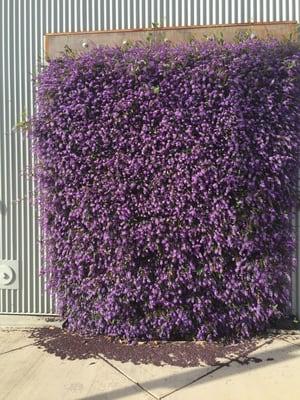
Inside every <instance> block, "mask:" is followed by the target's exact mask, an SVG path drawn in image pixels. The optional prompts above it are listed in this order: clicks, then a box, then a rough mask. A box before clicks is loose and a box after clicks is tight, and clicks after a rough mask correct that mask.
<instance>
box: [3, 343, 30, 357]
mask: <svg viewBox="0 0 300 400" xmlns="http://www.w3.org/2000/svg"><path fill="white" fill-rule="evenodd" d="M29 346H33V343H31V344H26V346H21V347H16V348H15V349H11V350H8V351H5V352H4V353H0V356H4V355H5V354H8V353H12V352H14V351H17V350H22V349H25V347H29Z"/></svg>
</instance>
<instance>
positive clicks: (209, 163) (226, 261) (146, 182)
mask: <svg viewBox="0 0 300 400" xmlns="http://www.w3.org/2000/svg"><path fill="white" fill-rule="evenodd" d="M299 73H300V52H299V50H298V48H297V47H296V45H293V44H292V43H289V42H287V43H285V44H284V43H279V42H277V41H275V40H270V41H267V42H263V41H259V40H255V39H254V40H246V41H245V42H243V43H239V44H225V45H220V44H217V43H213V42H206V43H195V42H194V43H190V44H182V45H171V44H152V45H135V46H133V47H129V48H128V46H127V47H126V48H125V47H124V48H122V47H121V48H99V49H95V50H93V51H92V52H89V53H86V54H82V55H78V56H75V57H74V56H70V55H69V56H63V57H62V58H60V59H57V60H54V61H51V62H50V64H49V65H48V66H47V67H46V68H45V69H44V70H43V72H42V74H41V75H40V76H39V78H38V91H37V95H38V103H37V105H38V107H37V111H36V115H35V117H34V119H33V121H32V138H33V145H34V150H35V153H36V155H37V156H38V159H39V163H38V165H37V168H36V174H37V182H38V185H39V188H40V191H39V200H40V204H41V209H42V214H41V223H42V228H43V231H44V233H45V243H44V245H45V246H46V250H47V252H46V253H47V257H46V260H45V262H46V272H47V273H48V274H50V276H51V278H50V281H49V284H50V287H51V288H52V289H53V291H54V292H55V293H56V294H57V297H58V301H59V307H60V312H61V314H62V315H63V317H65V318H67V321H68V327H69V329H71V330H76V331H78V332H81V333H85V334H105V335H111V336H118V337H122V338H127V339H129V340H135V339H154V338H159V339H184V338H198V339H213V338H220V337H235V338H237V337H248V336H249V335H251V334H253V333H255V332H258V331H261V330H263V329H264V328H265V327H266V326H268V324H269V323H270V322H271V321H273V320H275V319H277V318H279V317H281V316H282V315H285V314H286V313H287V312H288V311H289V303H290V290H289V289H290V275H291V271H292V269H293V264H294V259H293V251H294V247H293V246H294V243H293V235H292V230H291V217H292V211H293V207H294V206H295V204H296V201H297V198H296V187H295V182H296V173H297V168H298V161H297V152H298V148H299V111H300V110H299V104H300V103H299V100H300V84H299Z"/></svg>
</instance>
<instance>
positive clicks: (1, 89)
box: [0, 0, 300, 314]
mask: <svg viewBox="0 0 300 400" xmlns="http://www.w3.org/2000/svg"><path fill="white" fill-rule="evenodd" d="M281 20H290V21H291V20H297V21H300V0H0V30H1V48H0V140H1V142H0V221H1V226H0V264H1V260H17V261H18V266H19V271H18V275H19V276H18V279H19V289H0V313H13V314H17V313H20V314H52V313H54V311H55V310H54V302H53V300H51V298H50V296H49V295H46V294H45V291H44V282H43V279H42V278H40V277H39V270H40V265H41V255H40V246H39V242H38V239H39V227H38V223H37V210H36V208H35V207H34V206H33V205H32V203H31V201H30V198H31V194H32V191H33V182H32V180H31V179H29V177H28V173H27V172H28V170H30V168H31V166H32V164H33V159H32V156H31V153H30V145H29V142H28V140H27V139H26V138H24V135H23V134H22V132H20V130H15V129H14V127H15V125H16V124H17V122H19V121H20V120H22V118H23V117H22V114H23V113H24V114H27V115H30V113H31V112H32V107H33V96H32V76H33V75H34V74H35V73H36V71H37V70H38V64H39V60H40V59H41V58H43V35H44V34H45V33H46V32H48V33H49V32H67V31H85V30H102V29H122V28H141V27H151V23H153V22H154V23H159V24H160V25H161V26H170V25H200V24H220V23H237V22H256V21H281ZM297 280H298V283H297V288H296V290H297V291H298V293H299V292H300V288H299V277H297V279H296V280H295V285H296V281H297ZM299 297H300V293H299V295H298V309H300V307H299Z"/></svg>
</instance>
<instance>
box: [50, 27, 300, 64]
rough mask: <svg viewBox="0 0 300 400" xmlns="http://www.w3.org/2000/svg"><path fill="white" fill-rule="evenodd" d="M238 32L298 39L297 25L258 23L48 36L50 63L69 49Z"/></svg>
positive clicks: (227, 38)
mask: <svg viewBox="0 0 300 400" xmlns="http://www.w3.org/2000/svg"><path fill="white" fill-rule="evenodd" d="M238 32H251V33H253V34H254V35H255V36H257V37H259V38H267V37H268V36H272V37H276V38H278V39H282V38H290V37H292V38H294V39H296V37H297V23H296V22H293V21H291V22H258V23H244V24H226V25H201V26H179V27H166V28H159V27H158V28H150V29H122V30H110V31H89V32H67V33H49V34H46V35H45V55H46V59H51V58H55V57H59V56H60V55H61V54H62V53H63V52H64V51H65V49H66V48H68V49H71V50H73V51H75V52H78V51H80V52H82V51H87V50H89V49H92V48H94V47H97V46H100V45H108V46H117V45H122V44H124V41H125V42H133V43H134V42H137V41H147V40H169V41H171V42H174V43H176V42H185V41H189V40H192V39H195V40H207V38H208V37H213V36H215V37H217V38H220V37H221V36H222V37H223V39H224V41H226V42H232V41H233V40H234V38H235V37H236V35H237V33H238Z"/></svg>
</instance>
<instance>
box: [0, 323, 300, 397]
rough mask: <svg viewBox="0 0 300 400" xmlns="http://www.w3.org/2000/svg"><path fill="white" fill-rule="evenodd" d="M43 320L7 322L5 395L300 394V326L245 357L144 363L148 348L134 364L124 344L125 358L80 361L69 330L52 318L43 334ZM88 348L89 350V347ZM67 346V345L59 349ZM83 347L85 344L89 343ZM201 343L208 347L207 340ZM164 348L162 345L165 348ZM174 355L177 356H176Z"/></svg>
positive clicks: (1, 365)
mask: <svg viewBox="0 0 300 400" xmlns="http://www.w3.org/2000/svg"><path fill="white" fill-rule="evenodd" d="M1 318H2V317H1V316H0V321H1ZM42 321H43V320H40V324H39V325H38V328H37V327H35V326H32V328H30V329H24V327H23V325H22V324H21V327H20V328H18V329H16V328H10V327H9V326H7V324H5V323H3V321H2V327H1V328H0V376H1V380H0V399H7V400H18V399H30V400H48V399H49V400H50V399H51V400H54V399H55V400H75V399H76V400H104V399H106V400H114V399H130V400H131V399H132V400H148V399H166V400H182V399H184V400H199V399H209V400H210V399H220V400H253V399H258V400H260V399H264V400H268V399H270V400H277V399H278V400H282V399H283V398H286V399H289V400H294V399H295V400H296V399H297V400H298V399H299V398H300V376H299V371H300V332H297V331H296V332H293V334H291V333H290V332H284V331H281V333H279V334H278V335H272V336H270V337H268V338H264V339H260V340H259V343H257V345H256V348H255V349H254V350H253V351H251V350H250V351H248V352H247V354H243V353H241V354H239V355H238V356H237V355H236V354H230V353H228V354H226V355H223V356H221V357H219V358H218V357H217V358H216V360H215V361H214V362H212V363H210V364H212V365H208V364H207V363H205V361H201V360H200V361H199V363H198V365H193V366H186V367H183V366H180V362H177V363H176V362H174V363H172V364H173V365H167V364H166V363H164V365H154V364H155V363H156V362H155V361H154V364H153V363H151V362H147V363H142V362H141V360H143V358H140V361H139V359H138V357H137V356H136V354H140V353H141V352H140V353H138V352H137V351H140V349H142V346H137V348H136V349H134V351H135V359H134V360H133V361H132V360H129V361H126V356H128V354H121V352H122V347H119V349H121V350H120V360H118V356H116V355H111V356H110V355H109V352H108V351H106V350H105V351H104V354H101V353H100V354H93V353H91V352H90V353H89V351H88V350H86V351H84V349H83V350H81V356H80V357H79V359H76V357H70V356H68V354H71V353H70V350H71V349H70V348H68V346H69V347H70V346H71V344H70V343H71V342H70V341H69V339H68V334H66V333H62V332H61V330H60V329H59V328H57V327H55V326H51V322H50V327H49V322H48V323H47V325H48V327H47V328H44V331H43V332H42V333H43V334H42V335H40V333H39V332H40V331H39V330H38V329H40V327H41V325H42ZM3 325H4V326H3ZM47 332H48V333H47ZM51 332H53V334H52V333H51ZM37 338H39V340H37ZM41 338H42V339H41ZM73 339H74V338H73ZM75 340H77V339H76V338H75ZM83 343H86V342H83ZM86 345H87V348H88V344H86ZM59 346H61V348H60V349H58V348H56V347H59ZM72 346H74V344H72ZM80 346H81V348H82V343H81V344H80ZM112 346H113V344H112ZM118 346H122V345H118ZM199 346H202V347H203V346H204V347H205V346H206V345H205V343H203V342H199ZM174 348H175V347H174ZM180 348H181V349H184V345H182V344H178V349H180ZM126 349H127V350H126V351H127V352H128V351H130V348H129V347H126ZM128 349H129V350H128ZM159 351H161V350H159V349H158V352H159ZM208 351H209V350H208ZM183 352H184V350H183ZM141 354H142V353H141ZM158 354H159V353H158ZM203 354H205V353H203ZM168 356H169V357H171V359H172V356H174V355H172V354H168ZM208 356H209V354H208ZM124 357H125V358H124ZM176 357H177V358H178V355H177V356H176ZM182 357H184V354H182ZM128 358H129V359H130V357H128ZM131 358H133V357H132V356H131ZM162 358H165V355H162ZM147 359H149V360H151V354H147ZM124 360H125V361H124ZM177 361H178V360H177ZM179 361H180V360H179Z"/></svg>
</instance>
